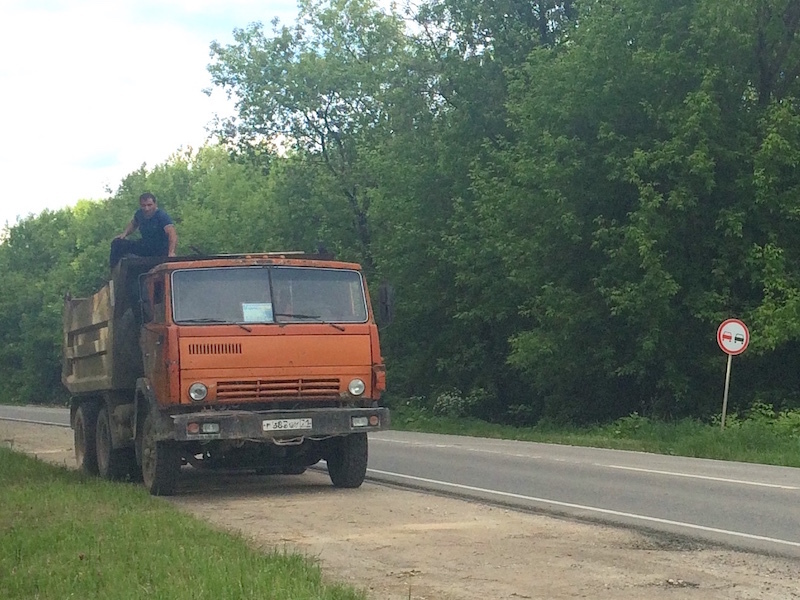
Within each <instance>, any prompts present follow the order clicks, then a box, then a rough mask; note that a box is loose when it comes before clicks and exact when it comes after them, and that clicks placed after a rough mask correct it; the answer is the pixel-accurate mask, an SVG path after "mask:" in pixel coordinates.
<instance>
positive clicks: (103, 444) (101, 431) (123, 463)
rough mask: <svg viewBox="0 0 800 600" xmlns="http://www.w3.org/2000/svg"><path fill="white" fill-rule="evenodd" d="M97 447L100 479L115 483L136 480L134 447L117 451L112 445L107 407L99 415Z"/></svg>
mask: <svg viewBox="0 0 800 600" xmlns="http://www.w3.org/2000/svg"><path fill="white" fill-rule="evenodd" d="M96 445H97V471H98V473H99V474H100V477H102V478H103V479H111V480H113V481H125V480H128V479H136V454H135V453H134V450H133V447H130V448H117V449H116V450H115V449H114V446H113V444H112V441H111V419H110V417H109V414H108V407H107V406H103V408H101V409H100V412H99V413H98V415H97V429H96Z"/></svg>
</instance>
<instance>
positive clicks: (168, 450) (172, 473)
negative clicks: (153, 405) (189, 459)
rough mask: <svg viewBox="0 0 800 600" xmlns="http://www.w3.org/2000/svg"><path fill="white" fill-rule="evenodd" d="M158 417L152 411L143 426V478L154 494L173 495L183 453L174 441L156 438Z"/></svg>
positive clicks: (148, 488)
mask: <svg viewBox="0 0 800 600" xmlns="http://www.w3.org/2000/svg"><path fill="white" fill-rule="evenodd" d="M157 419H158V415H156V414H155V413H153V412H150V413H149V414H148V415H147V418H146V419H145V420H144V426H143V427H142V479H143V480H144V486H145V487H146V488H147V491H149V492H150V493H151V494H152V495H153V496H171V495H172V494H174V493H175V487H176V485H177V483H178V475H179V474H180V470H181V455H180V451H179V448H178V447H177V446H176V445H175V444H174V443H171V442H168V441H167V442H163V441H158V440H157V439H156V422H157Z"/></svg>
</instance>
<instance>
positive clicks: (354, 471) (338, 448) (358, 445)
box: [325, 433, 369, 488]
mask: <svg viewBox="0 0 800 600" xmlns="http://www.w3.org/2000/svg"><path fill="white" fill-rule="evenodd" d="M334 442H335V443H334V445H333V449H332V450H331V451H330V452H329V454H328V456H327V457H326V459H325V460H326V461H327V463H328V475H329V476H330V478H331V482H332V483H333V485H334V486H335V487H339V488H357V487H360V486H361V484H362V483H364V477H366V475H367V457H368V454H369V452H368V447H367V434H366V433H351V434H349V435H346V436H344V437H341V438H338V439H336V440H334Z"/></svg>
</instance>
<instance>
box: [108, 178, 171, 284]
mask: <svg viewBox="0 0 800 600" xmlns="http://www.w3.org/2000/svg"><path fill="white" fill-rule="evenodd" d="M137 229H138V230H139V233H140V234H141V236H142V239H140V240H128V239H125V238H127V237H128V236H129V235H130V234H132V233H133V232H134V231H136V230H137ZM177 245H178V234H177V232H176V231H175V224H174V223H173V222H172V218H170V216H169V215H168V214H167V213H166V212H165V211H163V210H161V209H160V208H158V203H157V201H156V197H155V196H154V195H153V194H151V193H150V192H145V193H144V194H142V195H141V196H139V210H137V211H136V213H134V215H133V218H132V219H131V220H130V223H128V225H127V227H125V231H123V232H122V233H121V234H119V235H118V236H117V237H115V238H114V239H113V240H112V241H111V257H110V259H109V262H110V263H111V268H112V269H113V268H114V267H115V266H116V264H117V263H118V262H119V261H120V259H121V258H122V257H123V256H125V255H126V254H135V255H136V256H175V247H176V246H177Z"/></svg>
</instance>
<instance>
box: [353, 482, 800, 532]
mask: <svg viewBox="0 0 800 600" xmlns="http://www.w3.org/2000/svg"><path fill="white" fill-rule="evenodd" d="M368 471H369V472H370V473H376V474H378V475H387V476H389V477H398V478H400V479H409V480H411V481H418V482H421V483H432V484H436V485H441V486H445V487H451V488H456V489H460V490H468V491H470V492H481V493H483V494H490V495H494V496H502V497H505V498H515V499H517V500H528V501H531V502H540V503H545V504H552V505H555V506H562V507H565V508H575V509H578V510H585V511H588V512H595V513H600V514H604V515H612V516H615V517H626V518H629V519H635V520H639V521H646V522H649V523H659V524H661V525H676V526H678V527H685V528H686V529H695V530H697V531H705V532H708V533H721V534H723V535H729V536H732V537H740V538H746V539H749V540H759V541H762V542H771V543H773V544H781V545H784V546H792V547H795V548H800V542H793V541H791V540H782V539H778V538H771V537H767V536H763V535H754V534H752V533H744V532H741V531H730V530H728V529H718V528H716V527H706V526H705V525H696V524H694V523H685V522H683V521H671V520H669V519H660V518H658V517H648V516H647V515H637V514H634V513H628V512H621V511H618V510H610V509H608V508H598V507H596V506H585V505H583V504H573V503H572V502H561V501H559V500H549V499H547V498H537V497H535V496H525V495H523V494H515V493H513V492H502V491H499V490H489V489H485V488H479V487H474V486H471V485H463V484H460V483H450V482H449V481H439V480H438V479H427V478H425V477H415V476H413V475H403V474H401V473H392V472H390V471H379V470H377V469H368Z"/></svg>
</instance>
